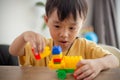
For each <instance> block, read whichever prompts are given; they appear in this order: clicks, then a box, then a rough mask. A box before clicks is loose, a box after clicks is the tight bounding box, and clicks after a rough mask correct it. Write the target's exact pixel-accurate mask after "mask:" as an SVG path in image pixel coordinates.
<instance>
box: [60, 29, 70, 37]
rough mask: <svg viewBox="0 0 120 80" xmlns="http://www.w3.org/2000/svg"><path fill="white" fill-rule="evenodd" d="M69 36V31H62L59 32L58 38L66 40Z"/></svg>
mask: <svg viewBox="0 0 120 80" xmlns="http://www.w3.org/2000/svg"><path fill="white" fill-rule="evenodd" d="M68 35H69V31H68V30H63V31H61V32H60V37H63V38H66V37H68Z"/></svg>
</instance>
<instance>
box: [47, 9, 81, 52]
mask: <svg viewBox="0 0 120 80" xmlns="http://www.w3.org/2000/svg"><path fill="white" fill-rule="evenodd" d="M45 22H46V24H47V26H48V27H49V30H50V34H51V37H52V38H53V41H54V45H60V46H61V47H62V49H63V51H65V50H67V49H69V47H70V45H71V44H72V43H73V41H74V40H75V38H76V37H77V35H78V33H79V31H80V29H81V27H82V23H83V20H81V18H80V17H79V16H77V20H76V21H75V20H74V19H73V17H72V16H71V15H70V16H69V18H66V19H65V20H63V21H62V22H61V21H60V20H59V19H58V15H57V10H55V11H54V12H53V13H52V14H51V15H50V17H49V18H48V17H47V16H45Z"/></svg>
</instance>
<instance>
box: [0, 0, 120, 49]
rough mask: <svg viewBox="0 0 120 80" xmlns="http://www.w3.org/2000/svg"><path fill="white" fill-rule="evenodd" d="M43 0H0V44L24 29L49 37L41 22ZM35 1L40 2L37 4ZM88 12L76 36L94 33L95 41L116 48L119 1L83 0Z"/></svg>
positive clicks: (119, 39) (119, 41)
mask: <svg viewBox="0 0 120 80" xmlns="http://www.w3.org/2000/svg"><path fill="white" fill-rule="evenodd" d="M45 1H46V0H0V44H7V45H10V44H11V43H12V41H13V40H14V39H15V38H16V37H17V36H19V35H20V34H21V33H23V32H24V31H27V30H31V31H35V32H38V33H40V34H42V35H44V36H46V37H47V38H50V34H49V31H48V28H47V27H45V25H44V20H43V17H42V16H43V15H44V14H45V10H44V5H43V4H44V3H45ZM38 2H42V3H43V4H41V3H38ZM87 2H88V7H89V10H88V15H87V19H86V23H85V24H84V27H83V29H82V30H81V32H80V36H81V35H84V34H85V33H86V32H94V33H95V34H96V35H97V39H98V40H97V43H99V44H107V45H111V46H114V47H116V48H119V49H120V31H119V30H120V26H119V23H120V15H119V14H120V0H87Z"/></svg>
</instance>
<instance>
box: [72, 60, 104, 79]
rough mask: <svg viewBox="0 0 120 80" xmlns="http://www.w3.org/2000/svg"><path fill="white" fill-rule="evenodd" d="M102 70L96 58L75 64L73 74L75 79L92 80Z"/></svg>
mask: <svg viewBox="0 0 120 80" xmlns="http://www.w3.org/2000/svg"><path fill="white" fill-rule="evenodd" d="M101 70H102V68H101V66H100V65H99V63H98V62H97V60H82V61H80V62H79V63H78V64H77V70H76V71H75V72H74V75H75V76H77V77H76V79H77V80H93V79H94V78H95V77H96V76H97V75H98V74H99V73H100V71H101Z"/></svg>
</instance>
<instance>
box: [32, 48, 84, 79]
mask: <svg viewBox="0 0 120 80" xmlns="http://www.w3.org/2000/svg"><path fill="white" fill-rule="evenodd" d="M32 51H33V54H34V56H35V58H36V60H40V59H42V58H45V57H47V56H48V55H50V53H51V51H50V49H49V47H45V49H44V51H43V53H40V54H38V53H35V50H34V49H32ZM80 60H82V57H81V56H63V55H62V49H61V47H60V46H54V47H53V49H52V59H51V60H50V61H49V63H48V67H49V68H50V69H56V70H57V71H56V72H57V77H58V78H59V79H60V80H64V79H65V78H66V73H73V72H74V71H75V70H76V64H77V63H78V62H79V61H80ZM74 77H75V76H74ZM75 78H76V77H75Z"/></svg>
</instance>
